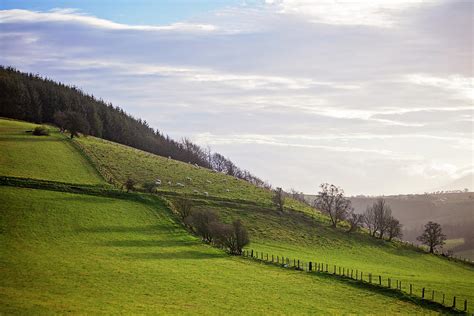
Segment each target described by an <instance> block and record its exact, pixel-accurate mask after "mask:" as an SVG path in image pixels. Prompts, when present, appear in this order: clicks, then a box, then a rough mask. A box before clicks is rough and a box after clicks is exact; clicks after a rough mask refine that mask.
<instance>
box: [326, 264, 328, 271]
mask: <svg viewBox="0 0 474 316" xmlns="http://www.w3.org/2000/svg"><path fill="white" fill-rule="evenodd" d="M327 272H328V264H327V263H326V273H327Z"/></svg>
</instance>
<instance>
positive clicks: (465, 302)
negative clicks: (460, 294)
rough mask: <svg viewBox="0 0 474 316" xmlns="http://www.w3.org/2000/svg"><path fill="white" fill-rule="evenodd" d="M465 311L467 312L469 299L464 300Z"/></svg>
mask: <svg viewBox="0 0 474 316" xmlns="http://www.w3.org/2000/svg"><path fill="white" fill-rule="evenodd" d="M464 311H465V312H467V300H464Z"/></svg>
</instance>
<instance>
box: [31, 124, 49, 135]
mask: <svg viewBox="0 0 474 316" xmlns="http://www.w3.org/2000/svg"><path fill="white" fill-rule="evenodd" d="M33 135H36V136H48V135H49V129H48V128H47V127H46V126H38V127H35V129H34V130H33Z"/></svg>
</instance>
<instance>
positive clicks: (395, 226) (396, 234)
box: [387, 217, 403, 241]
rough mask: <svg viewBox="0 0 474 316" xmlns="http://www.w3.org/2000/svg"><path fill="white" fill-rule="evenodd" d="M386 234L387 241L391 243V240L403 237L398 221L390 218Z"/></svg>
mask: <svg viewBox="0 0 474 316" xmlns="http://www.w3.org/2000/svg"><path fill="white" fill-rule="evenodd" d="M387 234H388V240H389V241H391V240H392V239H393V238H401V237H402V236H403V234H402V224H400V221H399V220H398V219H396V218H395V217H391V218H390V220H389V222H388V229H387Z"/></svg>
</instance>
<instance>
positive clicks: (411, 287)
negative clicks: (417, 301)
mask: <svg viewBox="0 0 474 316" xmlns="http://www.w3.org/2000/svg"><path fill="white" fill-rule="evenodd" d="M412 294H413V285H412V284H411V283H410V295H412Z"/></svg>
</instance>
